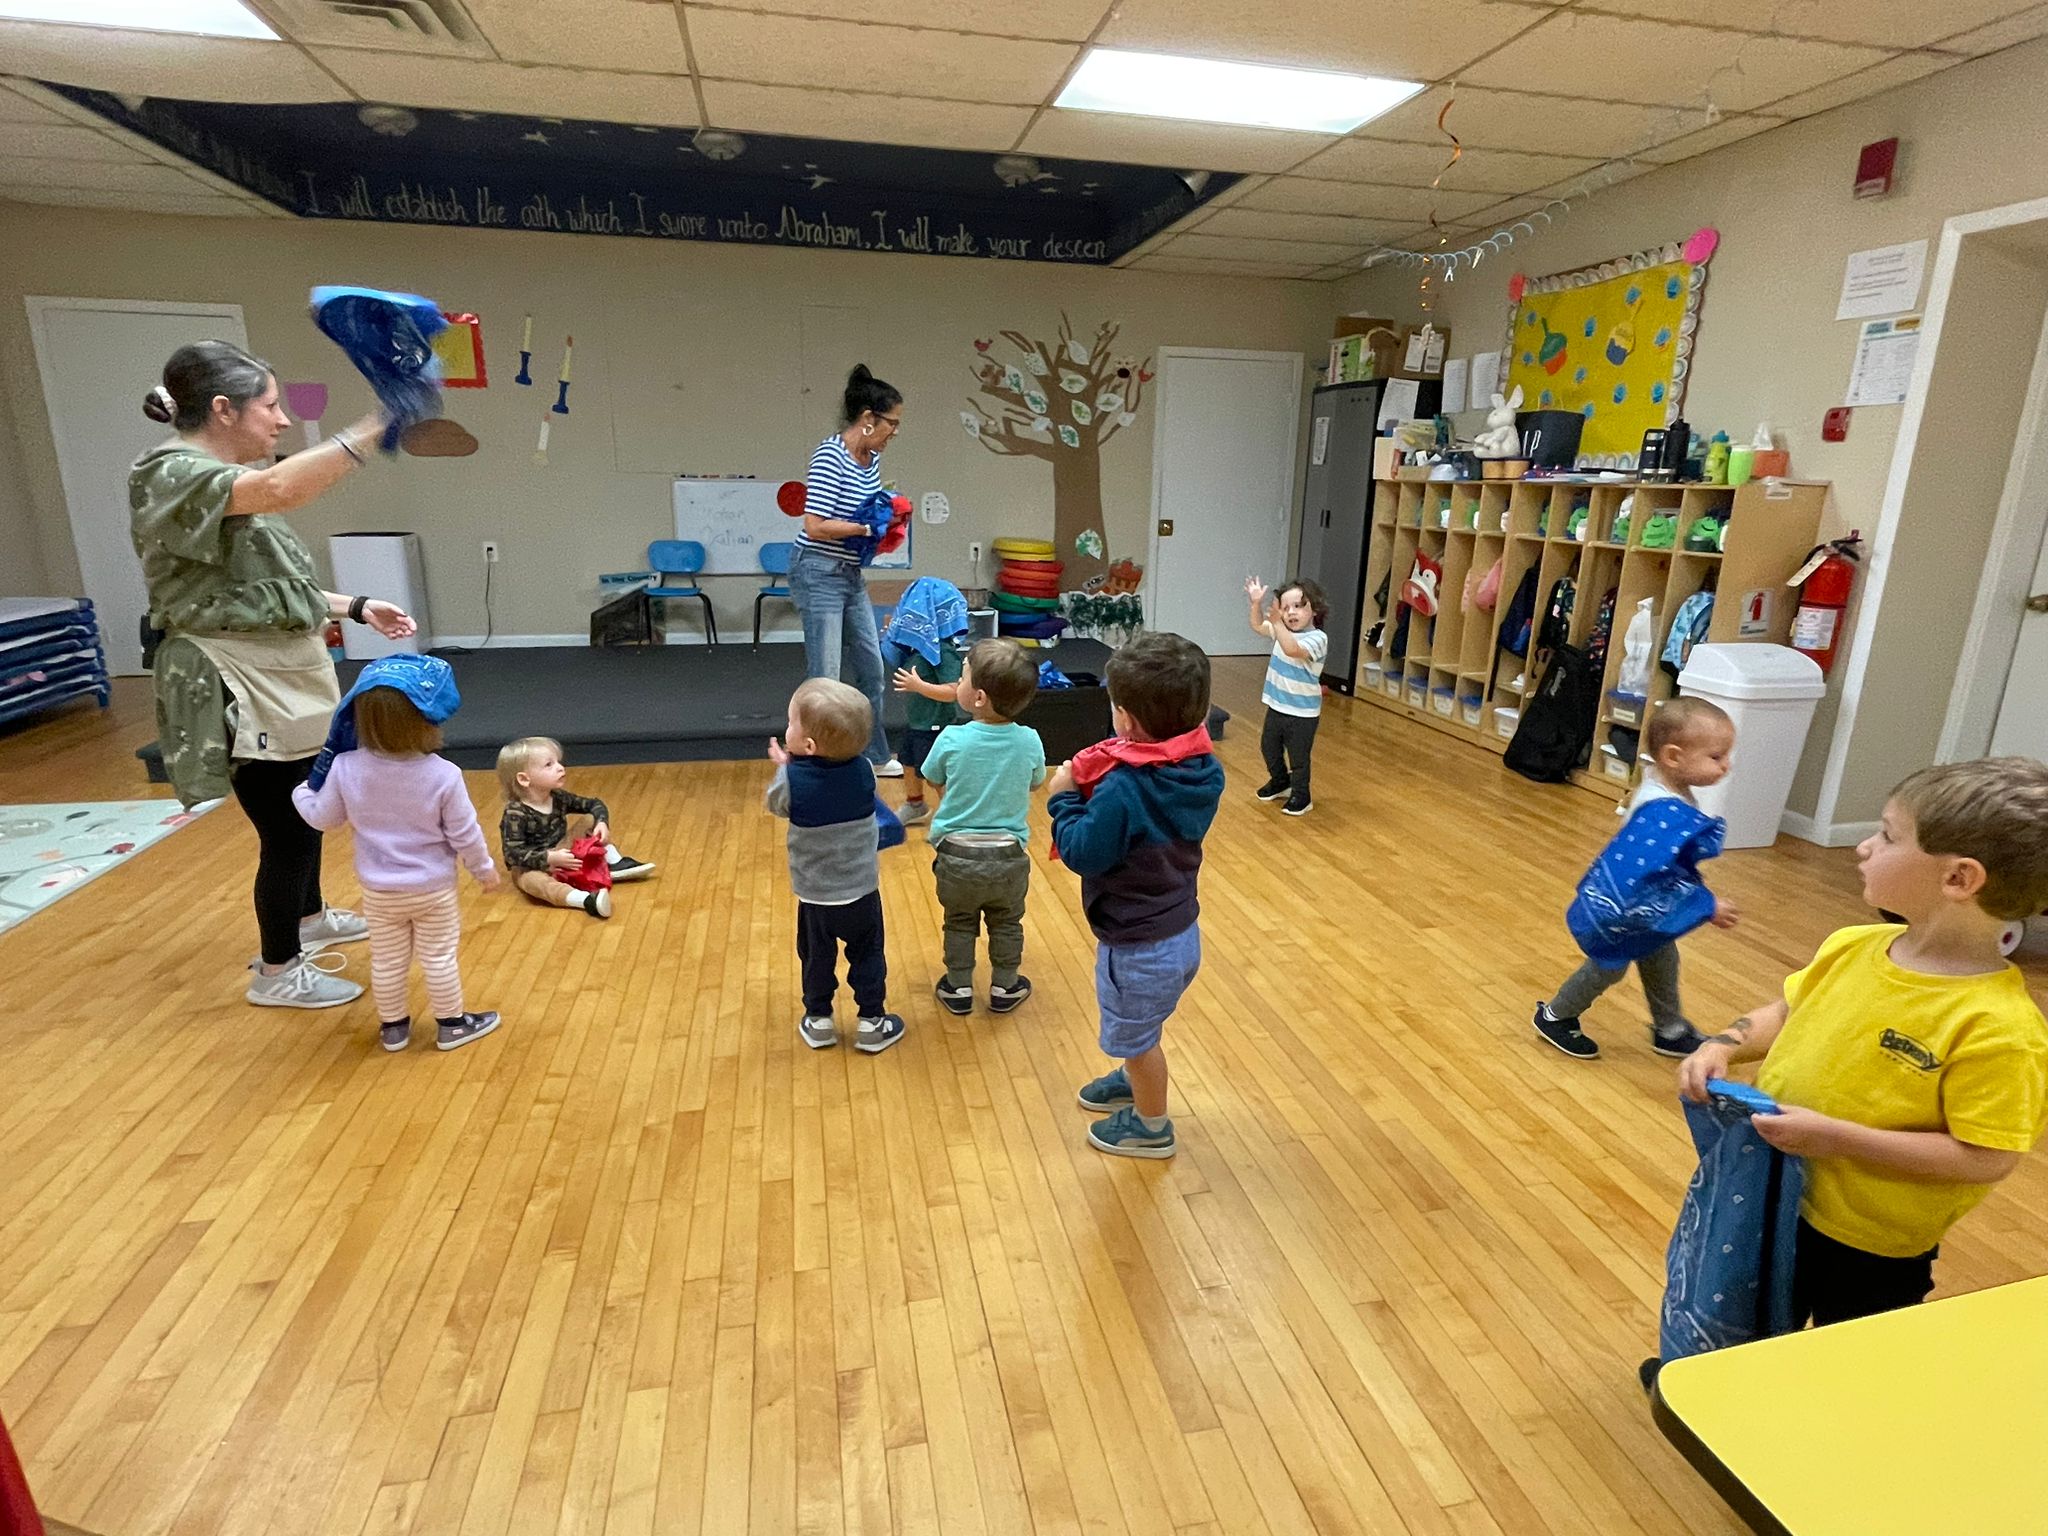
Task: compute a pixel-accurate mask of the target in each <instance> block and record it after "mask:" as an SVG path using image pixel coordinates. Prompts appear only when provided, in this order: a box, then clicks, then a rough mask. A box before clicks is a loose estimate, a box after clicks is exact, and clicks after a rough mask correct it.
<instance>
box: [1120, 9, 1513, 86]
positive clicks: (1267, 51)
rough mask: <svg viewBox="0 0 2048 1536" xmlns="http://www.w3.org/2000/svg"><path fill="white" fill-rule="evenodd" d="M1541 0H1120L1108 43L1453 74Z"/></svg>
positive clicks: (1354, 68) (1375, 71) (1421, 75)
mask: <svg viewBox="0 0 2048 1536" xmlns="http://www.w3.org/2000/svg"><path fill="white" fill-rule="evenodd" d="M1546 9H1547V7H1546V6H1541V5H1538V6H1533V7H1532V6H1529V5H1522V4H1512V3H1497V0H1374V3H1373V4H1371V5H1370V6H1366V5H1356V6H1350V7H1347V6H1341V5H1340V6H1336V7H1333V6H1332V5H1331V4H1330V3H1329V0H1260V3H1258V4H1252V5H1247V4H1245V3H1244V0H1121V3H1119V4H1118V5H1116V6H1115V7H1114V8H1113V10H1112V13H1111V16H1110V21H1109V24H1108V25H1107V26H1106V27H1104V28H1103V30H1102V35H1101V37H1100V38H1099V39H1098V41H1099V42H1101V43H1102V44H1103V45H1104V46H1106V47H1111V48H1134V49H1142V50H1149V51H1152V52H1156V53H1180V54H1194V55H1198V56H1202V57H1207V58H1225V59H1240V60H1247V61H1251V62H1256V63H1261V64H1290V65H1296V66H1299V67H1303V68H1308V69H1331V70H1347V71H1351V72H1354V73H1357V74H1368V75H1380V76H1383V77H1386V78H1391V79H1397V80H1437V79H1442V78H1443V77H1445V76H1448V75H1452V74H1455V73H1456V72H1457V71H1458V70H1460V69H1461V68H1463V67H1464V66H1465V65H1466V64H1467V63H1469V62H1470V61H1471V60H1473V59H1476V58H1478V57H1479V56H1480V55H1481V54H1483V53H1485V52H1486V51H1487V50H1488V49H1491V48H1495V47H1498V46H1499V45H1500V44H1502V43H1504V42H1506V41H1507V40H1508V39H1509V38H1511V37H1513V36H1514V35H1515V34H1516V33H1517V32H1520V31H1521V30H1522V29H1523V28H1525V27H1528V26H1530V25H1531V24H1532V23H1534V22H1537V21H1540V20H1541V19H1542V17H1543V14H1544V11H1545V10H1546Z"/></svg>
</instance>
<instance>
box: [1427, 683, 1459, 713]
mask: <svg viewBox="0 0 2048 1536" xmlns="http://www.w3.org/2000/svg"><path fill="white" fill-rule="evenodd" d="M1429 707H1430V708H1431V709H1433V710H1435V711H1436V712H1437V713H1438V714H1440V715H1442V716H1443V717H1444V718H1445V719H1446V720H1448V719H1450V718H1451V716H1452V715H1454V714H1456V713H1457V709H1458V696H1457V694H1456V693H1455V692H1454V691H1453V690H1452V689H1450V688H1432V689H1430V690H1429Z"/></svg>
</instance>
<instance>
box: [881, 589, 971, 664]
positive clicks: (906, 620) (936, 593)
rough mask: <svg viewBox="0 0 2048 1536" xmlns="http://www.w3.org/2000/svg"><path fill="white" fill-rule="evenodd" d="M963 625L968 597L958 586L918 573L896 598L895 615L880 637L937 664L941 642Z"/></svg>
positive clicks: (961, 628)
mask: <svg viewBox="0 0 2048 1536" xmlns="http://www.w3.org/2000/svg"><path fill="white" fill-rule="evenodd" d="M966 628H967V599H966V598H964V597H962V596H961V595H960V589H959V588H958V587H956V586H954V585H953V583H951V582H950V581H942V580H940V579H939V578H938V577H937V576H920V577H918V578H917V580H915V581H913V582H912V583H911V584H910V585H909V586H907V587H905V588H904V589H903V595H902V596H901V597H899V598H897V599H896V614H895V617H893V618H891V619H890V620H889V628H888V630H887V632H886V633H884V634H883V636H882V638H883V639H884V640H886V641H887V642H888V643H889V644H891V645H896V646H901V647H902V648H903V649H905V650H909V651H915V652H917V654H918V655H920V656H922V657H923V658H924V659H925V660H926V661H927V662H928V663H930V664H931V665H932V666H937V665H938V664H939V645H940V643H941V642H943V641H945V640H948V639H950V638H952V637H953V636H954V635H957V634H960V633H962V632H963V631H965V630H966Z"/></svg>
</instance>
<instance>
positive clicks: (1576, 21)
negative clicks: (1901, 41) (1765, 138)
mask: <svg viewBox="0 0 2048 1536" xmlns="http://www.w3.org/2000/svg"><path fill="white" fill-rule="evenodd" d="M1884 56H1885V55H1884V52H1883V51H1882V50H1880V49H1876V48H1868V47H1863V46H1861V45H1857V44H1850V43H1825V42H1813V41H1806V40H1802V39H1797V38H1788V37H1773V38H1770V39H1768V40H1763V39H1759V40H1757V41H1754V42H1745V41H1744V40H1743V39H1741V38H1738V37H1734V36H1732V35H1731V34H1729V33H1727V32H1723V31H1717V30H1712V29H1709V28H1705V27H1692V26H1680V25H1676V24H1673V23H1669V22H1661V21H1639V20H1632V19H1629V18H1627V17H1621V16H1597V15H1588V14H1584V13H1581V12H1578V11H1559V12H1556V13H1554V14H1553V15H1552V16H1551V17H1550V18H1549V19H1548V20H1547V21H1545V22H1544V23H1543V24H1542V25H1541V26H1538V27H1536V28H1533V29H1532V30H1530V31H1528V32H1525V33H1524V34H1522V36H1520V37H1518V38H1516V39H1515V40H1514V41H1513V42H1512V43H1509V44H1508V45H1507V46H1506V47H1505V48H1502V49H1501V50H1500V51H1499V52H1498V53H1495V54H1493V55H1492V56H1491V57H1489V58H1487V59H1485V60H1483V61H1481V62H1480V63H1478V64H1475V65H1473V66H1472V67H1471V68H1470V69H1467V70H1466V71H1464V78H1465V79H1466V80H1469V81H1471V82H1472V83H1473V84H1474V85H1492V86H1506V87H1510V88H1519V89H1522V90H1530V91H1543V90H1564V91H1569V90H1572V89H1574V88H1576V87H1577V86H1579V84H1580V81H1581V76H1582V72H1583V71H1584V70H1585V69H1586V67H1587V64H1588V62H1589V61H1593V60H1597V61H1598V73H1597V77H1596V78H1595V79H1594V80H1593V81H1591V82H1587V84H1588V86H1589V88H1591V89H1593V90H1597V92H1598V93H1599V95H1600V97H1601V98H1602V99H1606V100H1614V101H1634V102H1642V103H1646V104H1651V105H1659V104H1669V105H1678V104H1682V103H1692V102H1697V101H1701V99H1702V97H1703V96H1711V99H1712V100H1713V102H1714V104H1715V105H1716V106H1719V107H1720V108H1721V109H1722V110H1723V111H1747V110H1749V109H1750V108H1753V107H1758V106H1761V105H1762V104H1763V103H1764V102H1767V101H1770V100H1772V99H1773V98H1775V97H1779V96H1789V95H1790V94H1792V93H1793V92H1794V91H1805V90H1811V89H1812V88H1813V87H1814V86H1817V85H1825V84H1826V83H1827V82H1828V81H1830V80H1834V79H1838V78H1840V77H1841V76H1843V75H1848V74H1854V73H1855V72H1856V71H1857V70H1859V69H1865V68H1868V67H1869V66H1870V65H1872V64H1875V63H1877V62H1878V61H1879V60H1880V59H1882V58H1883V57H1884ZM1704 60H1712V61H1714V67H1712V68H1708V67H1705V66H1704V65H1703V63H1702V61H1704ZM1731 65H1737V66H1739V67H1735V68H1730V67H1727V66H1731Z"/></svg>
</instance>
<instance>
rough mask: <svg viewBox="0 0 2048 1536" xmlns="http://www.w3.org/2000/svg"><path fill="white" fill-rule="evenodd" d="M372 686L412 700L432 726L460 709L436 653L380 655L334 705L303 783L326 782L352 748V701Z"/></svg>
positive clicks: (448, 670) (450, 675) (449, 671)
mask: <svg viewBox="0 0 2048 1536" xmlns="http://www.w3.org/2000/svg"><path fill="white" fill-rule="evenodd" d="M372 688H391V689H395V690H397V691H398V692H399V693H402V694H404V695H405V696H406V697H407V698H408V699H410V700H411V701H412V705H413V708H415V709H417V710H418V711H419V712H420V713H421V714H422V715H425V716H426V717H427V719H428V720H430V721H432V722H433V723H434V724H435V725H439V724H440V723H441V722H442V721H444V720H446V719H447V718H448V717H449V716H450V715H452V714H454V713H455V711H456V710H458V709H460V708H462V695H461V693H459V692H458V691H457V690H456V687H455V672H454V670H453V669H452V668H451V667H450V666H449V665H448V663H447V662H445V661H443V660H442V659H441V658H440V657H438V656H380V657H378V658H377V660H375V661H373V662H371V663H370V664H369V665H368V666H367V667H365V668H363V670H362V671H361V672H360V673H358V674H357V675H356V680H355V685H354V686H353V687H352V688H350V689H349V691H348V692H347V693H345V694H343V695H342V696H341V703H339V704H338V705H336V706H335V709H334V723H333V724H332V725H330V726H328V728H327V745H325V746H324V747H322V748H321V749H320V755H319V756H318V757H316V758H314V759H313V771H312V772H311V773H309V774H307V775H306V782H307V784H309V785H311V786H312V787H313V788H314V789H318V788H319V787H320V786H321V785H322V784H325V783H326V782H327V771H328V770H329V769H330V768H332V767H333V766H334V760H335V759H336V758H337V757H339V756H341V754H342V753H344V752H353V751H355V749H356V700H357V699H359V698H361V697H362V696H363V695H364V694H366V693H368V692H369V691H370V690H371V689H372Z"/></svg>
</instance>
